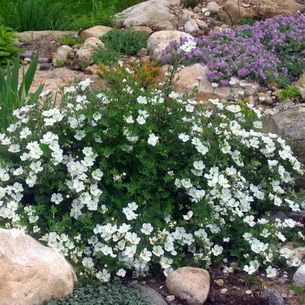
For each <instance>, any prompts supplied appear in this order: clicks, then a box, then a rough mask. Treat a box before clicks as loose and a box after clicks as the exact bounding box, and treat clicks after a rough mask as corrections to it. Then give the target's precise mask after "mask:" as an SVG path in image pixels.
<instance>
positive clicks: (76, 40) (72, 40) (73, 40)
mask: <svg viewBox="0 0 305 305" xmlns="http://www.w3.org/2000/svg"><path fill="white" fill-rule="evenodd" d="M84 41H85V40H84V39H83V38H81V37H80V36H78V37H73V36H72V35H66V36H64V37H62V38H61V39H60V40H59V43H60V44H61V45H67V46H70V47H73V46H74V45H76V44H77V45H81V44H83V43H84Z"/></svg>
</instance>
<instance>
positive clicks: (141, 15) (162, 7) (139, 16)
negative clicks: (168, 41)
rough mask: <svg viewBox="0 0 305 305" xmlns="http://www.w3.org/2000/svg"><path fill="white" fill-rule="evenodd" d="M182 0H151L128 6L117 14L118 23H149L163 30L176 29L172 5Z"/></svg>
mask: <svg viewBox="0 0 305 305" xmlns="http://www.w3.org/2000/svg"><path fill="white" fill-rule="evenodd" d="M179 3H180V0H149V1H145V2H142V3H139V4H136V5H134V6H132V7H129V8H127V9H126V10H124V11H123V12H121V13H118V14H116V16H115V18H116V23H118V24H123V25H131V24H133V25H149V26H154V27H157V28H159V29H163V30H174V29H175V27H174V26H173V24H172V22H171V21H172V20H174V19H176V16H175V15H174V14H172V13H171V11H170V5H176V4H179Z"/></svg>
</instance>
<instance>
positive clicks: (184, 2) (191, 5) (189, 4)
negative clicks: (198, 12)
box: [181, 0, 200, 8]
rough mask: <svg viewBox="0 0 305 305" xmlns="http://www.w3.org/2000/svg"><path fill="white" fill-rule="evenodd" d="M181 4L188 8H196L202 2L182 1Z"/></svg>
mask: <svg viewBox="0 0 305 305" xmlns="http://www.w3.org/2000/svg"><path fill="white" fill-rule="evenodd" d="M181 2H182V4H183V5H184V6H185V7H186V8H194V7H195V6H196V5H198V4H199V2H200V0H182V1H181Z"/></svg>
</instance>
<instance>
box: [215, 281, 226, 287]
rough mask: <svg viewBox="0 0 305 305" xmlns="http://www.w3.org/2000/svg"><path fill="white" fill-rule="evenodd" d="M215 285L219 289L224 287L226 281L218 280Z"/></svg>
mask: <svg viewBox="0 0 305 305" xmlns="http://www.w3.org/2000/svg"><path fill="white" fill-rule="evenodd" d="M215 284H216V285H217V286H219V287H222V286H223V285H224V281H223V279H218V280H216V281H215Z"/></svg>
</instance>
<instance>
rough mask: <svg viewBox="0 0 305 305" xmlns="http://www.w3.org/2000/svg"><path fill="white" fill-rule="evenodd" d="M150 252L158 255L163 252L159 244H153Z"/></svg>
mask: <svg viewBox="0 0 305 305" xmlns="http://www.w3.org/2000/svg"><path fill="white" fill-rule="evenodd" d="M152 252H153V254H154V255H156V256H159V257H160V256H162V255H163V254H164V250H163V249H162V247H161V246H154V247H153V251H152Z"/></svg>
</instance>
